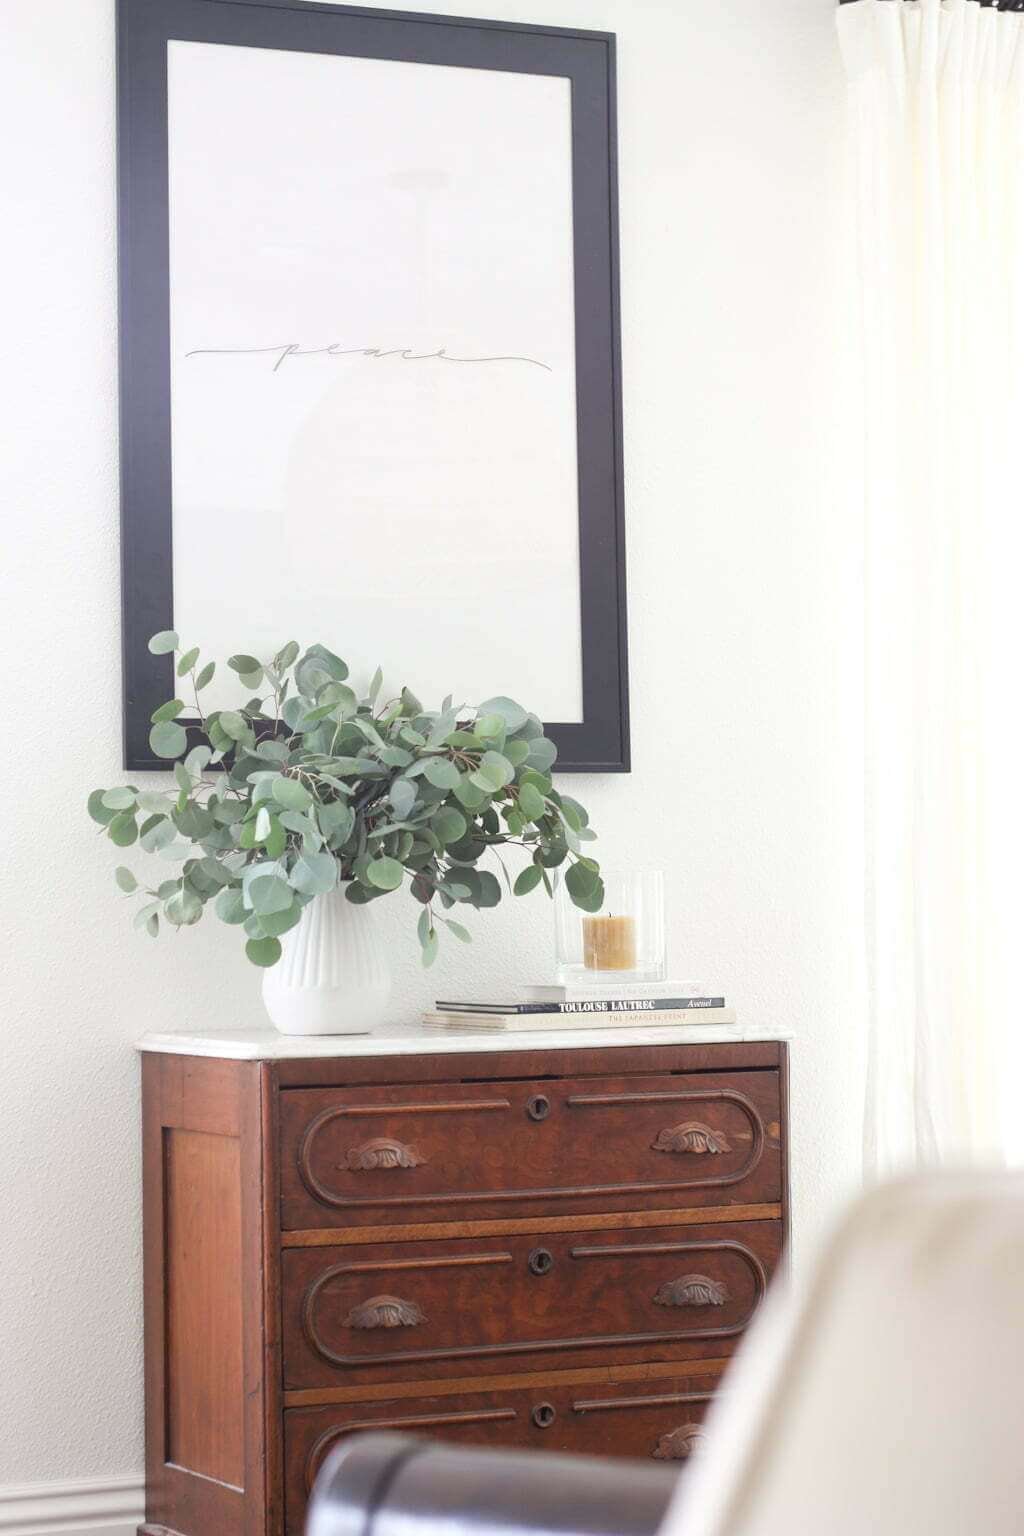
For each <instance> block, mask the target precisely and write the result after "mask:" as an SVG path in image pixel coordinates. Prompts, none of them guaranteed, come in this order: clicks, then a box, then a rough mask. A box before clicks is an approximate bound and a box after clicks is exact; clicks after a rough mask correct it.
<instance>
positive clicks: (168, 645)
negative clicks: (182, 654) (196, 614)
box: [149, 629, 178, 656]
mask: <svg viewBox="0 0 1024 1536" xmlns="http://www.w3.org/2000/svg"><path fill="white" fill-rule="evenodd" d="M177 649H178V637H177V635H176V634H175V632H174V630H173V629H162V630H161V631H160V633H159V634H158V635H153V637H152V638H151V640H150V642H149V650H150V652H151V654H152V655H154V656H166V655H167V654H168V652H170V651H176V650H177Z"/></svg>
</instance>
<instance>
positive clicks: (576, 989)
mask: <svg viewBox="0 0 1024 1536" xmlns="http://www.w3.org/2000/svg"><path fill="white" fill-rule="evenodd" d="M719 990H720V989H719ZM716 995H717V994H716V989H715V988H714V987H705V986H702V985H701V984H700V983H699V982H696V981H622V980H620V981H613V980H608V981H599V982H595V983H594V984H593V985H591V984H590V983H589V982H588V983H587V985H586V986H580V985H578V984H577V983H575V982H569V983H566V984H565V985H564V986H563V985H562V984H561V983H554V982H553V983H550V984H547V983H545V984H544V985H537V986H530V987H524V988H523V996H524V999H525V1000H526V1001H527V1002H536V1003H585V1002H588V1001H590V1000H591V999H593V1000H594V1001H595V1002H596V1001H598V1000H599V999H604V1000H608V1001H614V1000H615V998H618V997H714V996H716Z"/></svg>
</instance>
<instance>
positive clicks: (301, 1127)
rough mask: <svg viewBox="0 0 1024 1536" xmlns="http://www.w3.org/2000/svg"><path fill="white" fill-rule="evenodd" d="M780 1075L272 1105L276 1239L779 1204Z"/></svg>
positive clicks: (358, 1093) (521, 1086)
mask: <svg viewBox="0 0 1024 1536" xmlns="http://www.w3.org/2000/svg"><path fill="white" fill-rule="evenodd" d="M779 1117H780V1105H779V1074H778V1072H777V1071H775V1070H772V1069H760V1070H756V1071H749V1072H715V1073H692V1074H672V1073H666V1074H665V1075H663V1076H655V1077H646V1076H644V1077H640V1076H637V1077H618V1078H615V1077H608V1078H575V1079H566V1078H560V1079H556V1080H549V1079H543V1078H541V1079H536V1080H534V1081H528V1082H522V1081H499V1082H481V1083H463V1082H458V1083H431V1084H423V1085H417V1084H405V1085H401V1086H397V1087H367V1088H349V1089H339V1088H291V1089H286V1090H284V1091H283V1092H282V1093H281V1138H282V1141H281V1145H282V1158H281V1195H282V1225H283V1226H284V1228H285V1229H296V1228H299V1229H301V1228H310V1227H341V1226H345V1227H351V1226H359V1225H367V1224H369V1225H372V1224H394V1223H402V1222H416V1221H439V1220H445V1219H449V1220H451V1219H456V1218H458V1219H471V1218H473V1217H496V1216H510V1215H512V1214H515V1212H514V1211H513V1207H519V1208H520V1209H519V1211H518V1214H519V1215H529V1214H531V1213H533V1214H537V1213H539V1212H540V1211H542V1210H543V1209H545V1207H546V1209H547V1210H548V1211H549V1212H550V1213H558V1212H566V1213H570V1212H581V1213H582V1212H590V1211H597V1210H628V1209H634V1210H636V1209H643V1208H645V1207H652V1206H656V1205H672V1204H674V1203H678V1201H679V1198H680V1197H685V1202H686V1204H687V1205H689V1206H694V1205H728V1204H736V1205H742V1204H760V1203H765V1202H774V1201H777V1200H779V1198H780V1196H781V1190H782V1169H781V1156H780V1128H779Z"/></svg>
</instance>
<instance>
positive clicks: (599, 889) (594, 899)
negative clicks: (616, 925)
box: [572, 866, 604, 912]
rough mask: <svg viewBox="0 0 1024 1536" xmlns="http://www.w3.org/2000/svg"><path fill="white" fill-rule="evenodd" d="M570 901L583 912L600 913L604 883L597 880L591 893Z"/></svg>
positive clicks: (602, 904) (602, 903)
mask: <svg viewBox="0 0 1024 1536" xmlns="http://www.w3.org/2000/svg"><path fill="white" fill-rule="evenodd" d="M577 867H578V866H577ZM572 899H573V905H574V906H577V907H579V908H580V909H581V910H582V911H584V912H600V910H601V908H602V907H603V906H604V881H603V880H598V882H597V884H596V885H595V886H594V888H593V890H592V891H590V892H588V893H586V894H585V895H583V896H573V898H572Z"/></svg>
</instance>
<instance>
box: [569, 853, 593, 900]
mask: <svg viewBox="0 0 1024 1536" xmlns="http://www.w3.org/2000/svg"><path fill="white" fill-rule="evenodd" d="M600 884H601V877H600V875H599V874H598V873H597V871H596V870H593V869H591V868H590V867H589V866H588V865H586V864H584V863H582V862H580V863H576V864H573V865H571V866H570V867H569V868H568V869H567V870H566V872H565V888H566V890H567V891H568V892H569V895H570V896H571V897H572V898H573V900H576V898H577V897H589V896H590V895H591V894H592V892H593V891H594V890H595V888H596V887H597V886H599V885H600Z"/></svg>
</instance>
